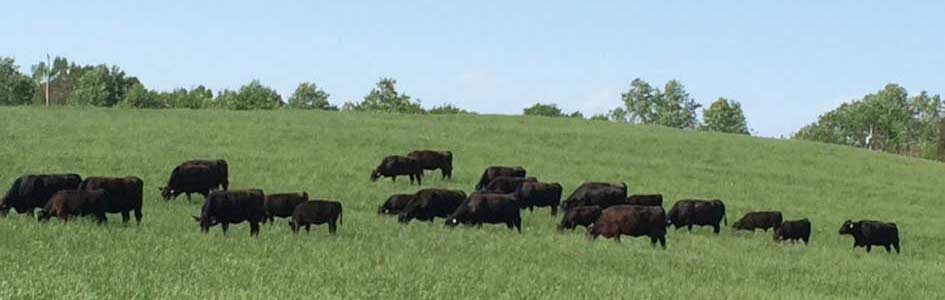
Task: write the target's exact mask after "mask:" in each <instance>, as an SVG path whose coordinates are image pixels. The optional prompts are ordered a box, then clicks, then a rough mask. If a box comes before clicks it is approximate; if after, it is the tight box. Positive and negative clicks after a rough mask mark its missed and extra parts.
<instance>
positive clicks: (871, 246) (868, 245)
mask: <svg viewBox="0 0 945 300" xmlns="http://www.w3.org/2000/svg"><path fill="white" fill-rule="evenodd" d="M870 250H873V245H870V244H866V253H870Z"/></svg>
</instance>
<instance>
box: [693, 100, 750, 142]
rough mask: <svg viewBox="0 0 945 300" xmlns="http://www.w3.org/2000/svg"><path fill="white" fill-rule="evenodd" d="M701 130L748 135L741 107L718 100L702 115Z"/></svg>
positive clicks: (730, 102) (733, 102)
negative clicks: (702, 124) (702, 123)
mask: <svg viewBox="0 0 945 300" xmlns="http://www.w3.org/2000/svg"><path fill="white" fill-rule="evenodd" d="M702 117H703V118H704V119H705V125H704V126H703V127H702V129H705V130H710V131H718V132H725V133H737V134H749V133H748V125H747V124H746V122H745V114H744V113H743V112H742V105H741V103H738V102H737V101H734V100H729V99H725V98H719V99H717V100H715V102H712V104H711V105H709V109H706V110H704V111H703V113H702Z"/></svg>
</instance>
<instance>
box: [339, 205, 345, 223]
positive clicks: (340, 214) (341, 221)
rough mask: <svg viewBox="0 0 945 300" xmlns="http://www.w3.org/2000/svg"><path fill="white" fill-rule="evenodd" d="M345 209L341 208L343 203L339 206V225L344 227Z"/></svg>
mask: <svg viewBox="0 0 945 300" xmlns="http://www.w3.org/2000/svg"><path fill="white" fill-rule="evenodd" d="M343 219H344V209H343V208H342V206H341V203H339V204H338V225H344V221H343Z"/></svg>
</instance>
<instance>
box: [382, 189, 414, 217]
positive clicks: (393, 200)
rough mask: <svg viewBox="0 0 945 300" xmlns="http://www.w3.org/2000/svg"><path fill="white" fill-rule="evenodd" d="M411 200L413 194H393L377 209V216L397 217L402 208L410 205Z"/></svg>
mask: <svg viewBox="0 0 945 300" xmlns="http://www.w3.org/2000/svg"><path fill="white" fill-rule="evenodd" d="M411 199H413V194H394V195H391V196H390V197H389V198H387V201H384V204H381V206H379V207H378V208H377V213H378V214H385V215H398V214H400V212H401V211H403V210H404V208H406V207H407V204H409V203H410V200H411Z"/></svg>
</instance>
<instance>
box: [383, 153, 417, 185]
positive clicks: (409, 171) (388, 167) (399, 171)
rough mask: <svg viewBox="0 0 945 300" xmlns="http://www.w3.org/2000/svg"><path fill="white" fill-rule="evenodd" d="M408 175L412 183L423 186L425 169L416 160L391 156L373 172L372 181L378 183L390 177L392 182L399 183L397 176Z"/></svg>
mask: <svg viewBox="0 0 945 300" xmlns="http://www.w3.org/2000/svg"><path fill="white" fill-rule="evenodd" d="M402 175H407V176H408V177H410V183H411V184H412V183H413V182H414V179H416V181H417V185H421V184H422V181H423V167H421V165H420V162H419V161H417V160H416V159H413V158H410V157H406V156H399V155H391V156H388V157H385V158H384V160H382V161H381V164H380V165H378V166H377V168H375V169H374V171H371V181H377V179H378V178H381V177H390V179H391V181H397V176H402Z"/></svg>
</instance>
